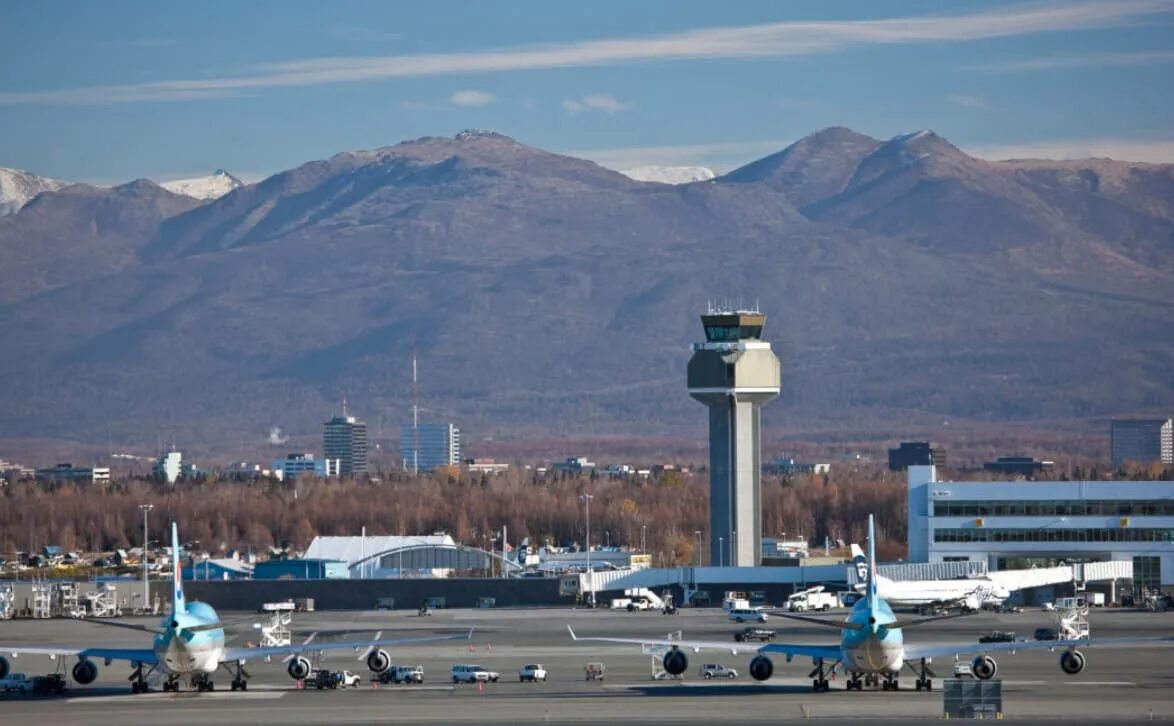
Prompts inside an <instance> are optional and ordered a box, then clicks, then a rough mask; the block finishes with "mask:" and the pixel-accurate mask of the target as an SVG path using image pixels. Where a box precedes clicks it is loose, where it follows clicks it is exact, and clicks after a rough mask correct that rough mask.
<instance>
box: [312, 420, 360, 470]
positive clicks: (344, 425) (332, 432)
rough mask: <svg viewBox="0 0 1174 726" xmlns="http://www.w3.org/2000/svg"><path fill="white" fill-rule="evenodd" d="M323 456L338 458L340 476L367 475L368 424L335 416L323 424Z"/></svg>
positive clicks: (325, 457)
mask: <svg viewBox="0 0 1174 726" xmlns="http://www.w3.org/2000/svg"><path fill="white" fill-rule="evenodd" d="M322 458H324V459H337V460H338V463H339V464H338V472H339V476H366V475H367V424H365V423H363V422H362V421H359V420H357V419H356V418H355V417H354V416H345V415H344V416H335V417H334V418H332V419H330V420H329V421H327V422H326V423H325V424H324V425H323V432H322Z"/></svg>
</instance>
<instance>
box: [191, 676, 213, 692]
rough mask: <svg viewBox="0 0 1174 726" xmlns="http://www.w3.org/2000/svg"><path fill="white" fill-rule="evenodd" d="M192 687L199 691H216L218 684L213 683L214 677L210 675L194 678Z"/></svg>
mask: <svg viewBox="0 0 1174 726" xmlns="http://www.w3.org/2000/svg"><path fill="white" fill-rule="evenodd" d="M192 687H193V688H195V689H196V690H197V691H215V690H216V684H215V683H213V682H212V677H211V676H208V675H201V676H192Z"/></svg>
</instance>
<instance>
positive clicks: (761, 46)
mask: <svg viewBox="0 0 1174 726" xmlns="http://www.w3.org/2000/svg"><path fill="white" fill-rule="evenodd" d="M1171 9H1172V6H1171V5H1170V3H1169V2H1168V1H1166V0H1122V1H1121V2H1112V3H1103V2H1051V3H1042V4H1026V5H1017V6H1011V7H1001V8H996V9H993V10H987V11H982V12H976V13H966V14H958V15H930V16H915V17H904V18H889V19H882V20H833V21H795V22H781V23H768V24H761V25H747V26H735V27H715V28H701V29H697V30H689V31H684V32H679V33H670V34H662V35H650V36H644V37H626V38H608V39H601V40H589V41H581V42H574V43H558V44H542V45H527V46H518V47H512V48H502V49H497V50H485V51H471V52H455V53H425V54H406V55H385V56H368V57H340V58H312V59H305V60H296V61H291V62H285V63H276V64H269V65H264V66H259V67H256V68H252V69H250V70H249V71H248V72H245V73H243V74H241V75H237V76H232V77H225V78H207V79H185V80H171V81H156V82H152V83H141V84H132V85H113V86H89V87H84V88H70V89H53V90H40V91H16V92H9V93H0V104H7V105H12V104H32V103H37V104H110V103H131V102H138V101H175V100H192V99H200V98H209V97H215V96H216V95H220V94H223V93H226V92H232V91H240V90H243V89H257V88H277V87H289V86H317V85H326V84H334V83H356V82H363V81H372V80H378V79H386V78H405V77H419V76H437V75H451V74H467V73H493V72H503V71H523V70H535V69H551V68H571V67H583V66H604V65H621V64H630V63H645V62H650V61H660V62H664V61H687V60H701V59H717V58H768V57H773V58H778V57H786V56H803V55H812V54H817V53H829V52H834V51H837V50H844V49H849V48H859V47H869V46H876V45H912V44H926V43H944V42H965V41H974V40H982V39H986V38H1002V37H1009V36H1019V35H1029V34H1033V33H1041V32H1055V31H1064V30H1082V29H1103V28H1106V27H1117V26H1122V25H1129V24H1135V23H1140V22H1144V21H1145V19H1147V18H1149V17H1151V16H1153V15H1155V14H1159V13H1169V12H1171Z"/></svg>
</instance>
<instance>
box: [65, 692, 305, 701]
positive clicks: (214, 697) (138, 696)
mask: <svg viewBox="0 0 1174 726" xmlns="http://www.w3.org/2000/svg"><path fill="white" fill-rule="evenodd" d="M287 693H289V691H285V690H282V691H277V690H273V691H237V692H235V693H233V692H232V691H211V692H205V693H199V694H196V693H187V694H185V693H178V694H172V693H162V692H156V693H127V694H123V695H111V696H101V695H95V696H82V697H78V696H75V697H73V698H67V699H65V702H66V703H97V702H102V703H110V702H112V701H113V702H115V703H120V702H123V701H170V700H176V701H187V700H193V699H198V700H200V701H208V700H211V701H220V700H225V701H228V700H245V701H275V700H277V699H279V698H284V697H285V695H286V694H287Z"/></svg>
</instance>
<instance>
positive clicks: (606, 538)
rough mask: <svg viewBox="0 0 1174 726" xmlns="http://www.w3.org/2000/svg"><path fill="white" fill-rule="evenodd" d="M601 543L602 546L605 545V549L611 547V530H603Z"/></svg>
mask: <svg viewBox="0 0 1174 726" xmlns="http://www.w3.org/2000/svg"><path fill="white" fill-rule="evenodd" d="M603 543H604V544H603V546H604V547H606V548H607V549H611V530H610V529H605V530H603Z"/></svg>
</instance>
